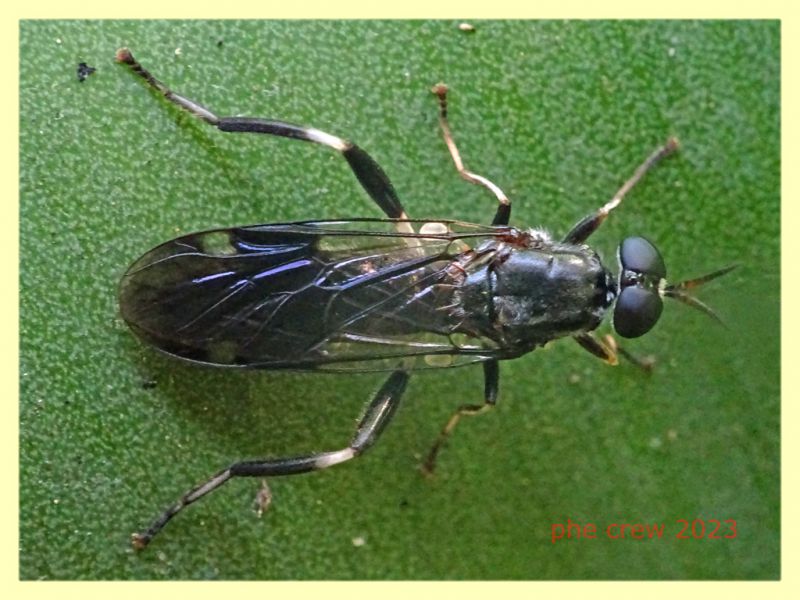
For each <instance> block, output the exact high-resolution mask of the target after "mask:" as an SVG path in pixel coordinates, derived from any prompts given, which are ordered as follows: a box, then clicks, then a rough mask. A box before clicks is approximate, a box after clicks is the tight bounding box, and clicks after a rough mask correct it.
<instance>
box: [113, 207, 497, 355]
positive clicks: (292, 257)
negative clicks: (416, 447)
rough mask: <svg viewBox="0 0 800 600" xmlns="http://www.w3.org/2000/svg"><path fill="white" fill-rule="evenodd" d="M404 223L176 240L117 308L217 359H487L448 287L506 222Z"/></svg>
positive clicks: (186, 350) (176, 351) (239, 231)
mask: <svg viewBox="0 0 800 600" xmlns="http://www.w3.org/2000/svg"><path fill="white" fill-rule="evenodd" d="M396 227H397V223H396V222H395V221H386V220H371V219H364V220H354V221H315V222H303V223H289V224H274V225H260V226H254V227H242V228H233V229H221V230H215V231H207V232H202V233H195V234H190V235H187V236H184V237H180V238H177V239H174V240H172V241H170V242H167V243H165V244H162V245H161V246H158V247H157V248H154V249H153V250H151V251H150V252H148V253H147V254H145V255H144V256H142V257H141V258H140V259H139V260H138V261H136V262H135V263H134V264H133V265H132V266H131V267H130V269H129V270H128V272H127V273H126V274H125V276H124V277H123V279H122V282H121V284H120V306H121V311H122V316H123V318H124V319H125V320H126V321H127V322H128V324H129V325H130V326H131V328H132V329H133V330H134V331H135V332H136V333H137V335H138V336H139V337H141V338H142V339H144V340H145V341H147V342H149V343H150V344H153V345H154V346H155V347H157V348H158V349H160V350H162V351H164V352H167V353H169V354H172V355H175V356H178V357H181V358H184V359H187V360H192V361H197V362H202V363H210V364H216V365H222V366H239V367H251V368H273V369H280V368H285V369H323V370H337V371H340V370H361V371H364V370H388V369H395V368H398V367H402V368H404V369H414V368H426V367H442V366H453V365H457V364H465V363H468V362H476V361H482V360H487V359H489V358H492V349H493V346H492V343H491V342H490V341H488V340H486V339H483V338H480V337H476V336H472V335H468V334H464V333H454V332H455V331H456V330H457V323H456V322H454V320H455V317H454V312H453V310H452V306H453V294H454V290H455V289H456V285H457V281H458V277H459V274H461V275H462V276H463V272H464V267H465V266H468V265H469V264H470V263H471V261H474V260H488V259H490V257H491V255H492V253H493V252H494V250H493V248H494V244H493V240H494V239H496V238H497V237H498V236H502V235H504V234H505V233H507V232H508V231H509V228H508V227H485V226H479V225H470V224H465V223H458V222H453V221H437V222H434V223H431V222H415V221H408V222H407V223H406V222H404V223H403V224H401V227H402V228H403V230H405V229H407V230H408V231H409V233H398V232H397V229H396ZM414 230H421V231H422V233H412V232H413V231H414ZM476 249H478V251H477V252H476Z"/></svg>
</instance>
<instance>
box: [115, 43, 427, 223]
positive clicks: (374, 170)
mask: <svg viewBox="0 0 800 600" xmlns="http://www.w3.org/2000/svg"><path fill="white" fill-rule="evenodd" d="M117 61H119V62H121V63H125V64H126V65H128V66H129V67H130V68H131V69H132V70H133V72H134V73H136V74H137V75H139V76H140V77H142V78H143V79H144V80H145V81H146V82H147V83H148V84H149V85H150V87H152V88H154V89H155V90H157V91H159V92H160V93H161V94H162V95H163V96H164V97H165V98H166V99H167V100H169V101H170V102H172V103H173V104H175V105H177V106H179V107H180V108H182V109H183V110H186V111H188V112H190V113H192V114H193V115H195V116H196V117H199V118H200V119H202V120H203V121H205V122H206V123H209V124H210V125H214V126H215V127H217V128H218V129H220V130H221V131H229V132H234V133H265V134H268V135H275V136H279V137H286V138H290V139H295V140H303V141H306V142H314V143H316V144H322V145H323V146H328V147H329V148H333V149H334V150H336V151H338V152H341V153H342V155H343V156H344V158H345V160H347V163H348V164H349V165H350V168H351V169H352V171H353V173H354V174H355V176H356V179H358V181H359V182H360V183H361V185H362V186H363V188H364V189H365V190H366V192H367V193H368V194H369V196H370V198H372V200H373V201H375V203H376V204H377V205H378V206H380V207H381V210H383V212H384V213H386V215H387V216H388V217H389V218H390V219H407V218H408V216H407V215H406V212H405V210H404V209H403V205H402V204H401V203H400V200H399V198H398V197H397V193H396V192H395V191H394V187H393V186H392V183H391V181H389V178H388V177H387V175H386V173H384V171H383V169H382V168H381V167H380V165H379V164H378V163H377V162H375V160H374V159H373V158H372V157H371V156H370V155H369V154H367V153H366V152H364V151H363V150H362V149H361V148H359V147H358V146H356V145H355V144H353V143H352V142H349V141H347V140H344V139H342V138H340V137H337V136H335V135H331V134H329V133H325V132H324V131H320V130H319V129H314V128H313V127H303V126H301V125H293V124H292V123H285V122H283V121H274V120H269V119H257V118H249V117H218V116H217V115H215V114H214V113H213V112H212V111H210V110H209V109H207V108H206V107H205V106H203V105H201V104H199V103H197V102H195V101H193V100H189V99H188V98H184V97H183V96H181V95H180V94H176V93H175V92H173V91H172V90H170V89H169V88H168V87H167V86H165V85H164V84H163V83H161V82H160V81H159V80H157V79H156V78H155V77H153V76H152V75H151V74H150V72H149V71H147V70H146V69H145V68H144V67H142V65H140V64H139V63H138V62H137V61H136V59H135V58H134V57H133V55H132V54H131V52H130V50H128V49H127V48H120V49H119V50H117ZM404 225H405V228H406V229H408V230H409V231H405V230H404V231H403V232H405V233H411V232H413V230H412V229H411V228H410V225H408V224H407V223H406V224H404Z"/></svg>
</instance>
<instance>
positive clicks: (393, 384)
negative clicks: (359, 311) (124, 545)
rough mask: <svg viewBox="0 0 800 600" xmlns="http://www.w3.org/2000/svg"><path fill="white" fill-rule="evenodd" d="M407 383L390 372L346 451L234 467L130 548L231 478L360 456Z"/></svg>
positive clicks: (302, 469)
mask: <svg viewBox="0 0 800 600" xmlns="http://www.w3.org/2000/svg"><path fill="white" fill-rule="evenodd" d="M407 383H408V373H406V372H405V371H394V372H393V373H392V374H391V375H390V376H389V378H388V379H387V380H386V381H385V382H384V384H383V385H382V386H381V388H380V390H378V393H377V394H375V397H374V398H373V399H372V401H371V402H370V403H369V405H368V406H367V408H366V410H365V411H364V414H363V415H362V417H361V421H360V422H359V424H358V427H357V428H356V432H355V434H354V435H353V438H352V439H351V440H350V443H349V444H348V446H347V447H345V448H343V449H341V450H333V451H330V452H320V453H316V454H307V455H303V456H294V457H287V458H274V459H267V460H252V461H245V462H239V463H235V464H233V465H231V466H229V467H227V468H225V469H223V470H221V471H219V472H218V473H215V474H214V475H213V476H212V477H211V478H210V479H208V480H207V481H205V482H204V483H201V484H200V485H198V486H197V487H195V488H193V489H191V490H189V491H188V492H187V493H186V494H184V495H183V496H182V497H181V498H180V499H179V500H178V501H177V502H176V503H175V504H173V505H172V506H170V507H169V508H168V509H167V510H165V511H164V512H163V513H162V514H161V515H160V516H159V517H158V518H157V519H156V520H155V521H154V522H153V524H152V525H150V527H149V528H148V529H147V530H146V531H143V532H141V533H135V534H133V539H132V542H133V546H134V548H136V549H137V550H139V549H142V548H144V547H145V546H147V544H149V543H150V540H152V539H153V536H155V535H156V534H157V533H158V532H159V531H161V529H163V528H164V526H165V525H166V524H167V523H168V522H169V521H170V519H172V517H174V516H175V515H176V514H178V513H179V512H180V511H181V510H183V509H184V508H186V507H187V506H189V505H190V504H192V503H193V502H196V501H197V500H199V499H200V498H202V497H203V496H205V495H207V494H209V493H211V492H213V491H214V490H216V489H217V488H219V487H221V486H222V485H223V484H224V483H226V482H227V481H228V480H229V479H231V478H233V477H279V476H282V475H296V474H298V473H308V472H310V471H318V470H320V469H326V468H328V467H332V466H333V465H338V464H339V463H343V462H346V461H348V460H350V459H352V458H355V457H357V456H360V455H361V454H362V453H364V452H365V451H366V450H367V449H368V448H370V446H372V444H374V443H375V441H376V440H377V439H378V436H380V434H381V433H382V432H383V430H384V429H385V428H386V425H388V423H389V421H390V420H391V418H392V416H393V415H394V412H395V410H396V409H397V406H398V404H399V402H400V398H401V396H402V395H403V391H404V390H405V388H406V384H407Z"/></svg>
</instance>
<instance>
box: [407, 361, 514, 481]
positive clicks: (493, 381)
mask: <svg viewBox="0 0 800 600" xmlns="http://www.w3.org/2000/svg"><path fill="white" fill-rule="evenodd" d="M483 377H484V389H483V397H484V401H483V404H464V405H462V406H459V407H458V409H457V410H456V411H455V412H454V413H453V414H452V416H451V417H450V418H449V419H448V420H447V423H446V424H445V426H444V427H443V428H442V430H441V431H440V432H439V437H437V438H436V441H435V442H434V444H433V447H432V448H431V449H430V452H428V456H427V458H426V459H425V462H424V463H422V472H423V473H424V474H425V475H433V472H434V470H435V469H436V458H437V456H438V455H439V451H440V450H441V449H442V446H443V445H444V443H445V442H446V441H447V438H448V437H449V436H450V434H451V433H452V432H453V429H455V426H456V425H457V424H458V421H459V420H460V419H461V417H463V416H471V415H477V414H479V413H482V412H485V411H487V410H489V409H490V408H492V407H493V406H494V405H495V404H497V395H498V392H499V389H500V366H499V365H498V363H497V361H496V360H490V361H487V362H485V363H483Z"/></svg>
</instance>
